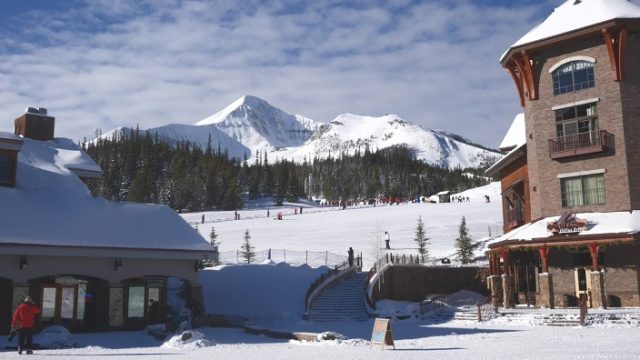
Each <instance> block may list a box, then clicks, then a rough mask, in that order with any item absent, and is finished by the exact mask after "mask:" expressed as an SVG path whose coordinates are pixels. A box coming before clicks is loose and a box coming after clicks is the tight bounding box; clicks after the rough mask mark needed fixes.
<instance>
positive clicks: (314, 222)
mask: <svg viewBox="0 0 640 360" xmlns="http://www.w3.org/2000/svg"><path fill="white" fill-rule="evenodd" d="M499 193H500V184H499V183H491V184H489V185H487V186H484V187H479V188H475V189H471V190H468V191H465V192H462V193H460V195H461V196H464V197H467V196H468V197H469V199H470V202H465V203H441V204H430V203H415V204H401V205H378V206H376V207H361V208H359V207H355V208H352V207H347V209H346V210H338V209H337V208H335V207H316V208H305V209H304V210H303V213H302V215H300V214H298V215H294V214H293V213H294V208H288V209H282V210H281V209H276V208H274V209H271V210H270V217H269V218H267V217H266V209H260V210H240V211H238V213H239V214H240V219H241V220H229V221H227V220H228V219H233V217H234V214H233V213H234V212H233V211H230V212H207V213H192V214H183V218H184V219H185V220H187V221H188V222H190V223H199V222H200V221H201V219H202V214H204V215H205V223H204V224H201V223H199V224H198V225H197V226H198V231H199V232H200V234H201V235H202V236H203V237H204V238H205V239H208V238H209V233H210V232H211V227H212V226H213V227H215V231H216V233H217V234H218V241H220V242H221V244H220V247H219V251H221V252H225V251H230V250H239V249H240V246H241V244H242V242H243V239H244V238H243V237H244V232H245V230H246V229H249V232H250V234H251V244H252V245H253V246H254V247H255V250H256V251H260V250H266V249H269V248H273V249H287V250H297V251H305V250H308V251H329V252H333V253H336V254H343V255H345V256H346V255H347V250H348V249H349V247H350V246H351V247H353V249H354V251H355V252H356V254H360V253H362V255H363V258H364V267H363V269H366V270H368V269H369V268H370V267H371V266H372V264H373V263H374V261H375V259H376V257H377V256H379V255H380V254H381V253H382V251H383V250H382V248H383V247H384V232H385V231H388V232H389V235H390V237H391V248H392V250H391V251H390V252H391V253H393V254H406V255H407V256H408V255H409V254H413V255H415V254H416V253H417V251H416V244H415V241H414V240H413V239H414V237H415V227H416V223H417V219H418V216H421V217H422V220H423V222H424V225H425V231H426V236H427V237H428V238H430V240H429V246H428V250H429V257H430V258H432V259H437V258H442V257H451V256H453V255H454V254H455V239H456V237H457V236H458V227H459V225H460V221H461V219H462V216H465V218H466V221H467V227H468V229H469V234H470V236H471V238H472V239H473V240H474V241H479V240H482V239H485V238H487V237H488V235H489V229H491V232H492V235H493V236H495V235H499V234H500V233H501V232H502V204H501V203H500V201H499V199H500V195H499ZM456 195H457V194H456ZM484 195H489V196H490V198H491V199H493V200H494V201H492V202H490V203H486V202H485V200H484ZM278 211H282V212H283V213H284V220H281V221H279V220H274V219H273V218H274V217H275V214H276V213H277V212H278ZM217 220H220V222H211V221H217Z"/></svg>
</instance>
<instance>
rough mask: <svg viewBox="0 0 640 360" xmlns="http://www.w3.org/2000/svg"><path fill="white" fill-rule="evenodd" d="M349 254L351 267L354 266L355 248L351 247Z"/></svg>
mask: <svg viewBox="0 0 640 360" xmlns="http://www.w3.org/2000/svg"><path fill="white" fill-rule="evenodd" d="M347 253H348V254H349V267H352V266H353V248H352V247H351V246H349V251H347Z"/></svg>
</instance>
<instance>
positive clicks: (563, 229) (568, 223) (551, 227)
mask: <svg viewBox="0 0 640 360" xmlns="http://www.w3.org/2000/svg"><path fill="white" fill-rule="evenodd" d="M587 225H588V222H587V220H584V219H579V218H577V217H576V214H574V213H564V214H562V215H561V216H560V218H559V219H558V220H556V221H550V222H548V223H547V231H548V232H550V233H551V234H553V235H558V234H575V233H579V232H581V231H586V230H587Z"/></svg>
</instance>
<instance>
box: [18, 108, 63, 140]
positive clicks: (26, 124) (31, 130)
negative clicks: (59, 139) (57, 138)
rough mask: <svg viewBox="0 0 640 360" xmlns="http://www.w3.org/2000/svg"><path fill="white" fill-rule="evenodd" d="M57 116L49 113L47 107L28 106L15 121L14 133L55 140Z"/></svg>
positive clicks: (31, 137) (36, 138)
mask: <svg viewBox="0 0 640 360" xmlns="http://www.w3.org/2000/svg"><path fill="white" fill-rule="evenodd" d="M55 124H56V118H54V117H53V116H49V115H47V109H46V108H43V107H41V108H35V107H28V108H27V109H26V110H25V113H24V114H22V115H21V116H19V117H18V118H17V119H16V120H15V121H14V133H15V134H16V135H20V136H23V137H26V138H29V139H33V140H40V141H47V140H53V130H54V128H55Z"/></svg>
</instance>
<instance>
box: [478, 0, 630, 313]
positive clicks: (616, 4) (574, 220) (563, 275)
mask: <svg viewBox="0 0 640 360" xmlns="http://www.w3.org/2000/svg"><path fill="white" fill-rule="evenodd" d="M500 63H501V64H502V66H503V67H504V68H505V69H507V70H508V72H509V73H510V74H511V77H512V78H513V80H514V82H515V85H516V89H517V91H518V94H519V97H520V102H521V105H522V106H523V108H524V115H523V116H519V117H517V118H516V120H515V121H514V123H513V125H512V129H510V132H509V134H508V136H507V137H505V141H503V144H502V147H503V149H504V150H509V153H508V154H507V155H506V156H505V157H504V158H503V159H501V160H500V161H499V162H498V163H496V164H494V165H493V166H492V167H491V168H489V169H488V170H487V173H488V174H489V175H491V176H494V177H497V178H500V179H501V181H502V190H503V206H504V228H505V232H506V234H505V235H504V236H503V237H501V238H500V239H499V240H498V241H497V242H496V243H493V244H492V245H491V246H490V251H489V257H490V266H491V273H492V276H491V277H490V279H489V281H490V284H491V286H492V289H493V290H492V291H493V296H494V299H495V301H496V303H501V304H502V305H504V306H505V307H510V306H513V304H514V303H515V302H528V303H534V302H535V303H536V304H538V305H540V306H544V307H554V306H572V305H576V304H577V300H578V298H580V295H582V294H584V295H586V296H587V300H588V303H589V305H591V306H594V307H601V306H606V305H609V306H616V305H617V306H640V284H639V275H640V246H638V243H639V242H638V240H640V233H639V232H640V139H639V136H638V135H639V134H640V66H639V64H640V6H639V5H638V4H636V3H633V2H631V1H628V0H568V1H566V2H565V3H563V4H562V5H561V6H559V7H558V8H556V9H555V10H554V12H553V13H552V14H551V15H550V16H549V17H548V18H547V19H546V20H544V21H543V22H542V23H541V24H539V25H538V26H536V27H535V28H534V29H532V30H531V31H530V32H529V33H527V34H526V35H524V36H523V37H522V38H521V39H520V40H518V41H517V42H516V43H515V44H513V45H512V46H511V47H510V48H509V49H508V50H507V51H506V52H505V53H504V54H503V56H502V58H501V59H500ZM520 122H522V123H523V124H520ZM522 125H524V126H522Z"/></svg>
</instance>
